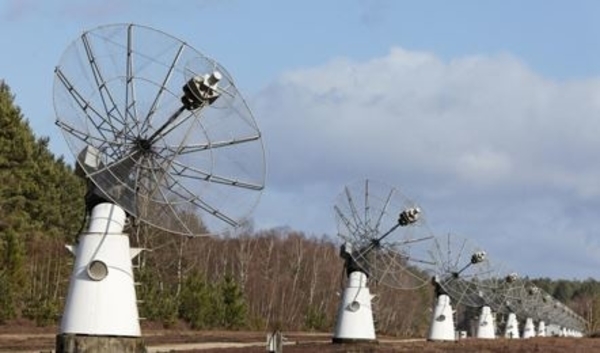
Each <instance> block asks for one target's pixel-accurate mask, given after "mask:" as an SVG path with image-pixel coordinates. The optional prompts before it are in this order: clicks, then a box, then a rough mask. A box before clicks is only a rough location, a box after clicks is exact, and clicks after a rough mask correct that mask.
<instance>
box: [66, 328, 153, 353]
mask: <svg viewBox="0 0 600 353" xmlns="http://www.w3.org/2000/svg"><path fill="white" fill-rule="evenodd" d="M112 352H119V353H146V352H147V351H146V346H145V345H144V341H143V340H142V338H141V337H116V336H87V335H73V334H68V333H63V334H59V335H56V353H112Z"/></svg>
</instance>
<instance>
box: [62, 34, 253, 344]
mask: <svg viewBox="0 0 600 353" xmlns="http://www.w3.org/2000/svg"><path fill="white" fill-rule="evenodd" d="M54 108H55V112H56V124H57V125H58V126H59V127H60V129H61V130H62V132H63V135H64V137H65V139H66V141H67V143H68V146H69V148H70V150H71V152H72V153H73V155H74V156H75V157H76V160H77V166H76V172H77V173H78V175H80V176H81V177H83V178H85V180H86V181H87V184H88V192H87V195H86V207H87V211H88V212H89V219H88V228H87V231H85V232H84V233H82V234H80V236H79V239H78V244H77V245H76V246H74V247H72V248H71V249H72V252H73V253H74V255H75V263H74V268H73V272H72V276H71V279H70V286H69V292H68V296H67V299H66V304H65V309H64V313H63V317H62V322H61V326H60V334H59V335H58V336H57V348H58V349H57V350H58V351H63V350H67V349H68V347H73V345H77V344H89V342H91V341H92V340H93V341H94V342H100V341H103V342H104V344H105V345H108V346H105V347H107V348H108V350H110V351H115V352H116V351H119V352H129V351H131V352H134V351H135V352H137V351H138V350H139V349H142V348H140V347H142V346H143V343H142V342H141V339H140V336H141V332H140V326H139V322H138V310H137V305H136V294H135V288H134V281H133V273H132V265H131V259H132V258H134V257H135V256H136V255H137V254H138V253H139V252H140V251H141V250H140V249H132V248H130V245H129V238H128V236H127V235H126V234H124V233H123V228H124V226H125V223H126V221H128V220H134V221H136V222H143V223H146V224H148V225H150V226H153V227H156V228H159V229H161V230H163V231H165V232H169V233H173V234H179V235H184V236H201V235H208V234H217V233H221V232H225V231H227V230H231V229H232V228H235V227H237V226H238V225H239V224H240V222H243V221H244V220H245V219H246V218H247V217H248V216H249V214H250V212H251V211H252V210H253V208H254V207H255V205H256V203H257V202H258V199H259V195H260V194H261V191H262V189H263V186H264V176H265V163H264V150H263V145H262V141H261V133H260V131H259V129H258V127H257V125H256V123H255V121H254V118H253V116H252V113H251V112H250V110H249V108H248V106H247V105H246V103H245V101H244V99H243V98H242V96H241V95H240V93H239V92H238V90H237V88H236V87H235V85H234V83H233V80H232V78H231V77H230V75H229V74H228V73H227V71H226V70H225V69H224V68H223V67H222V66H221V65H219V64H218V63H217V62H216V61H214V60H213V59H211V58H208V57H206V56H205V55H203V54H202V53H200V52H199V51H197V50H196V49H194V48H192V47H191V46H189V45H188V44H187V43H185V42H183V41H181V40H179V39H177V38H175V37H172V36H170V35H168V34H165V33H163V32H160V31H158V30H155V29H152V28H149V27H144V26H138V25H134V24H118V25H108V26H102V27H98V28H96V29H93V30H90V31H86V32H84V33H83V34H82V35H81V36H80V37H79V38H77V39H76V40H75V41H74V42H73V43H72V44H71V45H70V46H69V47H68V48H67V49H66V51H65V52H64V54H63V56H62V58H61V60H60V63H59V65H58V66H57V67H56V69H55V82H54ZM86 342H88V343H86Z"/></svg>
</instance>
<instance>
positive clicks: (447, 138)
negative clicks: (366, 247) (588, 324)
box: [0, 0, 600, 278]
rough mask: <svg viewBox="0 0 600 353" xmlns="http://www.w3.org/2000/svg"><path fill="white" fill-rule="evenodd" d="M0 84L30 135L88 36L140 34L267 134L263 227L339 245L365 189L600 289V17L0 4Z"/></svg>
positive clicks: (588, 12)
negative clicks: (192, 62) (335, 208)
mask: <svg viewBox="0 0 600 353" xmlns="http://www.w3.org/2000/svg"><path fill="white" fill-rule="evenodd" d="M0 18H1V21H0V44H1V46H2V48H5V49H4V54H3V55H0V68H2V72H1V75H0V78H2V79H4V80H5V81H6V82H7V83H8V84H9V86H10V87H11V89H12V91H13V93H14V94H15V95H16V103H17V104H18V105H19V106H20V107H21V109H22V112H23V114H24V116H25V117H26V118H27V119H28V120H29V121H30V123H31V126H32V128H33V130H34V132H35V133H36V134H38V135H40V136H42V135H43V136H50V138H51V148H52V150H53V152H54V153H55V154H57V155H65V156H67V157H68V158H70V157H69V151H68V150H67V149H66V144H65V143H64V141H63V139H62V136H61V135H60V132H59V130H58V128H56V127H55V125H54V111H53V106H52V84H53V69H54V67H55V66H56V65H57V64H58V62H59V60H60V57H61V53H62V52H63V50H64V49H65V48H66V47H67V46H68V45H69V44H70V43H71V42H72V41H73V40H75V39H76V38H77V37H78V36H79V35H80V34H81V33H82V32H83V31H84V30H88V29H92V28H94V27H96V26H98V25H104V24H112V23H129V22H133V23H137V24H142V25H148V26H152V27H155V28H157V29H159V30H162V31H165V32H167V33H169V34H172V35H174V36H176V37H179V38H181V39H182V40H184V41H186V42H187V43H189V44H190V45H192V46H193V47H195V48H197V49H198V50H200V51H202V52H203V53H205V54H207V55H209V56H211V57H213V58H215V59H217V60H218V61H219V62H220V63H221V64H222V65H223V66H225V67H226V68H227V69H228V71H229V72H230V73H231V74H232V75H233V77H234V79H235V80H236V84H237V86H238V88H239V89H240V90H241V91H242V93H243V94H244V95H245V97H246V99H247V101H248V104H249V105H250V108H251V109H252V110H253V112H254V114H255V117H256V120H257V123H258V124H259V126H260V127H261V129H262V132H263V136H264V142H265V148H266V156H267V168H268V174H267V184H266V189H265V191H264V194H263V197H262V199H261V202H260V203H259V205H258V207H257V209H256V211H255V213H254V221H255V224H256V227H258V228H269V227H278V226H289V227H291V228H292V229H296V230H301V231H305V232H307V233H310V234H315V235H320V234H323V233H327V234H331V235H333V234H335V228H336V226H335V221H334V217H333V212H332V203H333V200H334V199H335V197H336V196H337V194H338V193H339V192H341V190H342V188H343V186H344V185H345V184H347V183H351V182H354V181H355V180H356V179H361V178H365V177H369V178H375V179H378V180H381V181H383V182H386V183H388V184H392V185H394V186H396V187H398V188H400V189H402V190H403V192H404V193H405V194H406V195H408V196H410V197H411V198H413V199H414V200H415V201H416V202H417V203H420V204H422V208H423V209H424V210H425V212H426V214H427V219H428V222H429V224H430V226H431V227H432V229H433V230H434V231H435V232H436V233H440V234H441V233H446V232H453V233H459V234H461V235H462V236H465V237H468V238H471V239H473V241H474V242H475V243H478V244H479V245H480V246H481V247H484V248H487V249H488V252H489V253H490V256H491V257H492V258H493V259H494V258H495V259H497V260H498V261H501V262H503V263H506V264H507V265H509V266H511V267H513V268H515V269H516V270H517V271H519V272H521V273H525V274H529V275H531V276H551V277H566V278H587V277H598V275H599V274H600V270H599V268H600V225H599V222H598V217H597V215H598V214H600V167H599V166H600V164H599V163H598V161H599V160H600V158H599V156H598V153H600V139H598V136H600V120H599V117H600V36H599V35H598V34H600V21H598V20H597V19H598V18H600V3H598V2H597V1H542V0H539V1H534V0H532V1H516V0H509V1H506V0H505V1H475V0H472V1H461V0H457V1H391V0H390V1H386V0H380V1H367V0H362V1H360V0H346V1H341V0H339V1H314V0H312V1H310V0H309V1H286V2H284V1H275V0H272V1H266V0H264V1H263V0H256V1H234V0H223V1H216V0H207V1H178V2H174V1H173V2H165V1H117V0H110V1H102V2H98V1H66V0H58V1H52V2H48V1H45V2H42V1H35V0H14V1H10V0H4V1H0Z"/></svg>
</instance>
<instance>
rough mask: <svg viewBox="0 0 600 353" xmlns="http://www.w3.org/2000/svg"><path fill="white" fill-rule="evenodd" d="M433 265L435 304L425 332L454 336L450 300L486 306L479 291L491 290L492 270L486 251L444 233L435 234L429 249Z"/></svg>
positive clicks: (440, 337) (437, 336)
mask: <svg viewBox="0 0 600 353" xmlns="http://www.w3.org/2000/svg"><path fill="white" fill-rule="evenodd" d="M430 254H431V259H432V261H433V263H434V264H435V265H434V271H435V272H434V276H433V278H432V284H433V285H434V287H435V295H436V304H435V307H434V310H433V317H432V319H431V326H430V330H429V335H428V337H427V339H428V340H430V341H453V340H455V324H454V310H453V304H452V302H453V303H454V305H456V306H458V305H465V306H468V307H474V308H482V309H483V308H487V309H486V312H483V311H482V316H483V315H486V316H488V315H491V313H489V306H487V305H489V304H487V303H486V301H485V299H484V297H482V295H481V292H482V291H489V290H493V288H494V286H495V285H496V282H495V281H494V277H493V274H494V271H492V270H491V268H490V265H489V262H488V260H487V254H486V252H485V251H483V250H481V249H477V248H475V247H474V246H473V245H472V244H471V243H470V242H468V241H467V239H465V238H462V237H459V236H456V235H453V234H447V235H446V236H441V237H436V238H435V239H434V241H433V247H432V249H431V251H430Z"/></svg>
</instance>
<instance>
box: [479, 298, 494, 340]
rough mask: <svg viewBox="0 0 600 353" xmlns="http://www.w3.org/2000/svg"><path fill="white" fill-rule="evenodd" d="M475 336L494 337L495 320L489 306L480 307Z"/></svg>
mask: <svg viewBox="0 0 600 353" xmlns="http://www.w3.org/2000/svg"><path fill="white" fill-rule="evenodd" d="M476 337H477V338H484V339H494V338H496V320H495V319H494V315H493V314H492V309H491V308H490V307H489V306H484V307H482V308H481V313H480V314H479V322H478V325H477V334H476Z"/></svg>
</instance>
